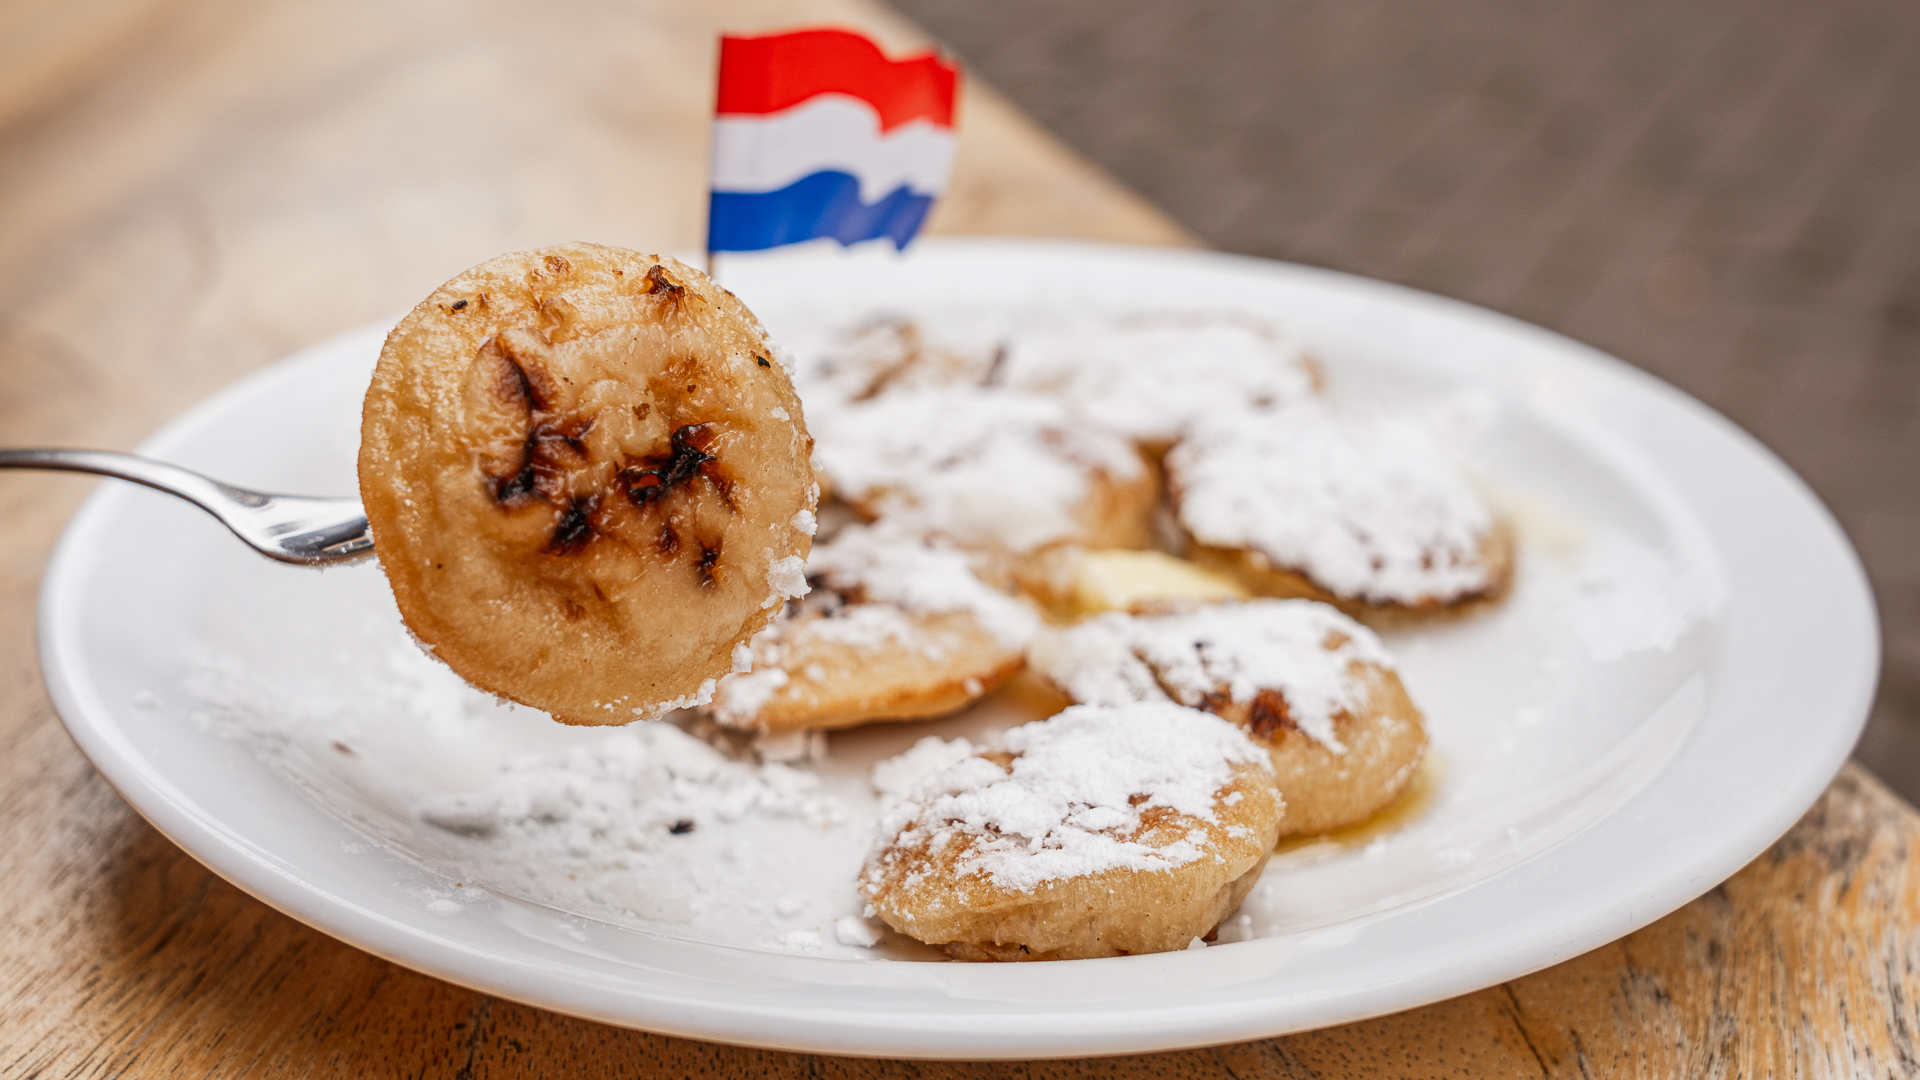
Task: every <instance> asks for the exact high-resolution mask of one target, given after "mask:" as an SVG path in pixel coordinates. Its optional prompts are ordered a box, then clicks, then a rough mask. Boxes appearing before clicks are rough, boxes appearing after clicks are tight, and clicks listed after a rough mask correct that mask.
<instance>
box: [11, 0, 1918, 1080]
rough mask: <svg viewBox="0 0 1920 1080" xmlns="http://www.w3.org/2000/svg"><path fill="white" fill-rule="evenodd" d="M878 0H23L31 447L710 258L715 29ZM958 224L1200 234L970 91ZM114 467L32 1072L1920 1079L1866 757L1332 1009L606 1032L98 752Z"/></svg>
mask: <svg viewBox="0 0 1920 1080" xmlns="http://www.w3.org/2000/svg"><path fill="white" fill-rule="evenodd" d="M823 22H834V23H840V24H844V25H853V26H858V27H863V28H865V29H867V30H868V31H869V32H872V33H874V34H876V35H877V36H879V37H880V38H881V39H882V40H884V41H886V42H888V43H889V44H890V45H892V46H894V47H896V48H897V47H902V46H907V45H912V44H917V43H918V42H919V41H920V38H919V35H918V34H917V32H916V31H915V30H914V29H913V28H912V27H911V26H908V25H906V24H904V23H903V22H901V21H900V20H899V19H898V18H897V17H895V16H893V15H891V14H890V13H888V12H885V11H883V10H880V9H877V8H874V7H870V6H867V5H866V4H865V3H864V2H862V0H730V2H727V3H724V4H712V5H706V6H699V5H680V4H671V3H667V2H664V0H632V2H629V3H625V4H617V5H616V4H614V3H608V2H599V0H554V2H551V3H547V4H542V5H532V4H525V5H517V6H516V5H510V4H506V3H498V2H486V0H477V2H474V3H468V4H454V3H435V2H430V0H413V2H407V0H394V2H389V3H376V2H373V0H341V2H339V3H334V4H330V5H324V6H323V5H319V4H311V3H306V4H303V3H295V2H291V0H279V2H264V0H263V2H258V3H241V2H238V0H207V2H201V3H181V2H173V0H65V2H61V0H14V2H13V3H12V4H10V5H9V6H7V7H5V8H0V388H3V392H0V442H4V443H8V444H15V445H33V444H73V445H98V446H107V447H128V446H131V445H133V444H134V443H136V442H137V441H139V440H140V439H141V438H142V437H144V436H145V435H146V434H148V433H149V432H151V431H152V430H153V429H154V428H155V427H157V426H158V425H159V424H160V423H162V422H163V421H164V420H166V419H167V418H168V417H170V416H172V415H174V414H175V413H177V412H179V411H180V410H181V409H183V408H185V407H186V406H188V405H190V404H192V403H193V402H195V401H197V400H198V399H200V398H201V397H203V396H205V395H206V394H207V393H209V392H211V391H212V390H214V389H216V388H218V387H220V386H221V385H223V384H225V383H227V382H230V381H231V380H233V379H234V378H236V377H238V376H240V375H242V374H245V373H246V372H248V371H250V370H252V369H254V368H256V367H258V366H260V365H262V364H265V363H267V362H269V361H271V360H273V359H275V358H276V357H279V356H281V355H283V354H285V353H286V352H288V351H290V350H292V349H294V348H297V347H299V346H302V345H306V344H309V343H311V342H314V341H317V340H320V339H322V338H325V337H327V336H329V335H331V334H333V333H336V332H338V331H341V330H344V329H347V328H350V327H353V326H357V325H360V324H362V323H365V322H367V321H370V320H372V319H375V318H379V317H381V316H383V315H386V314H389V313H391V312H394V311H398V310H401V309H404V308H405V307H407V306H409V305H410V304H412V303H413V302H414V301H415V300H417V299H418V298H419V297H421V296H424V295H425V294H426V293H427V292H428V291H429V290H430V289H431V288H432V287H433V286H435V285H437V284H438V283H439V282H440V281H442V280H443V279H445V278H446V277H448V276H449V275H451V274H452V273H453V272H455V271H457V270H459V269H461V268H464V267H466V266H468V265H470V264H472V263H474V262H477V261H479V260H481V259H483V258H485V257H487V256H490V255H493V254H495V253H498V252H501V251H506V250H511V249H516V248H525V247H531V246H536V245H539V244H545V243H552V242H556V241H562V240H569V239H594V240H602V241H606V242H610V243H615V244H621V245H626V246H631V247H638V248H645V249H656V250H658V249H664V250H673V251H692V250H695V249H697V247H698V246H699V241H700V235H699V232H698V230H699V228H700V225H701V220H702V214H701V207H702V200H703V199H704V196H705V192H704V184H705V170H704V162H705V151H704V143H705V139H706V123H707V109H708V102H709V95H710V93H711V60H712V55H713V45H712V40H713V35H714V34H715V33H716V32H717V31H718V30H720V29H723V28H724V29H733V30H753V29H765V28H772V27H781V26H794V25H803V24H818V23H823ZM961 130H962V143H961V153H960V160H959V166H958V171H957V176H956V180H955V186H954V190H953V192H952V194H951V195H949V196H948V197H947V199H946V200H945V201H944V202H943V203H942V204H941V206H940V208H939V210H938V211H937V214H936V218H935V221H934V222H933V225H932V228H933V229H934V230H935V231H939V232H948V233H954V232H969V233H998V234H1028V235H1051V236H1080V237H1096V238H1101V239H1111V240H1121V241H1133V242H1143V243H1161V244H1182V243H1189V242H1191V241H1190V238H1189V237H1188V236H1187V235H1186V234H1184V233H1183V232H1182V231H1181V230H1180V229H1179V228H1178V227H1177V226H1175V225H1173V224H1172V223H1171V222H1169V221H1168V220H1167V219H1166V218H1165V217H1163V216H1162V215H1160V214H1159V213H1158V212H1156V211H1154V210H1153V209H1152V208H1151V207H1148V206H1146V205H1145V204H1143V203H1142V202H1141V201H1140V200H1139V199H1137V198H1135V197H1134V196H1132V195H1130V194H1129V193H1128V192H1126V191H1125V190H1122V189H1121V188H1120V187H1119V186H1118V185H1116V184H1115V183H1114V182H1112V181H1111V180H1110V179H1108V178H1107V177H1105V176H1104V175H1103V174H1101V173H1100V172H1099V171H1098V170H1096V169H1094V168H1092V167H1091V166H1089V165H1088V164H1087V163H1085V162H1084V161H1082V160H1080V159H1078V158H1077V157H1075V156H1074V155H1073V154H1072V153H1071V152H1069V151H1067V150H1066V149H1064V148H1063V147H1062V146H1060V145H1059V144H1058V143H1056V142H1054V141H1053V140H1052V139H1050V138H1049V137H1048V136H1046V135H1045V134H1044V133H1043V132H1041V131H1039V130H1038V129H1037V128H1035V127H1034V126H1033V125H1032V124H1031V123H1029V122H1028V121H1026V120H1024V119H1023V118H1022V117H1021V116H1019V115H1018V114H1016V113H1015V112H1014V111H1013V110H1011V109H1010V108H1009V107H1008V106H1007V105H1005V104H1004V103H1003V102H1002V101H1001V100H1000V99H998V98H996V97H995V96H994V95H993V94H992V93H991V92H990V91H988V90H985V89H984V88H982V87H980V86H979V85H977V84H975V85H972V86H970V88H969V91H968V97H967V100H966V101H965V103H964V105H963V109H962V129H961ZM88 486H89V485H88V484H87V483H85V482H82V481H80V480H77V479H75V478H72V477H66V476H53V475H36V474H10V475H4V476H0V672H3V673H4V678H5V679H6V685H7V686H8V687H9V688H10V692H9V693H8V694H7V695H6V697H5V699H4V700H3V701H0V738H4V740H5V745H6V746H7V747H8V748H9V752H8V753H7V754H6V755H5V757H4V759H0V837H4V840H0V903H4V905H5V908H6V912H7V915H6V919H7V922H6V926H7V933H6V935H5V939H4V943H0V1073H3V1074H4V1075H7V1076H22V1077H26V1076H96V1075H97V1076H109V1075H112V1076H119V1075H130V1076H159V1075H172V1074H175V1073H179V1074H182V1075H193V1076H211V1075H220V1076H226V1075H237V1074H242V1073H258V1074H267V1075H275V1076H281V1075H284V1076H306V1075H325V1076H332V1075H388V1074H391V1075H405V1076H439V1075H458V1076H506V1075H549V1074H550V1075H567V1076H586V1075H622V1076H636V1075H644V1076H693V1075H702V1076H743V1075H746V1076H778V1077H787V1076H796V1077H797V1076H822V1075H854V1076H865V1075H911V1076H935V1077H946V1076H958V1075H974V1074H992V1075H1020V1076H1039V1077H1053V1076H1081V1075H1088V1074H1100V1075H1129V1076H1194V1077H1240V1078H1247V1077H1254V1076H1274V1077H1308V1076H1455V1075H1457V1076H1504V1075H1509V1074H1511V1075H1547V1076H1560V1075H1568V1076H1571V1075H1581V1076H1587V1075H1596V1074H1606V1075H1618V1074H1625V1073H1629V1072H1631V1073H1634V1074H1647V1075H1662V1076H1666V1075H1700V1074H1709V1073H1711V1074H1714V1075H1729V1076H1731V1075H1803V1074H1818V1075H1861V1076H1868V1075H1871V1076H1885V1075H1895V1074H1903V1073H1913V1072H1915V1071H1917V1070H1920V1045H1916V1042H1917V1040H1920V818H1917V817H1916V815H1915V813H1914V811H1913V810H1912V809H1911V808H1909V807H1908V806H1906V805H1905V804H1903V803H1901V802H1900V801H1899V800H1897V799H1896V798H1894V797H1893V796H1891V795H1890V794H1889V793H1888V792H1887V791H1886V790H1885V789H1884V788H1882V787H1881V786H1880V785H1879V784H1878V783H1877V782H1876V781H1875V780H1874V779H1873V778H1872V777H1870V776H1869V775H1867V774H1866V773H1865V772H1864V771H1863V770H1861V769H1859V768H1858V767H1856V766H1849V767H1848V769H1847V770H1846V771H1844V772H1843V773H1842V774H1841V775H1840V777H1839V778H1838V779H1837V780H1836V781H1835V782H1834V784H1833V786H1832V787H1831V788H1830V789H1829V790H1828V791H1827V793H1826V794H1825V795H1824V796H1823V797H1822V798H1821V800H1820V802H1819V803H1818V804H1817V805H1816V806H1815V807H1814V808H1813V809H1812V810H1811V811H1810V812H1809V813H1808V814H1807V816H1806V817H1805V818H1804V819H1802V821H1801V822H1800V823H1799V824H1798V825H1797V826H1795V828H1794V829H1793V831H1792V832H1790V833H1789V834H1788V835H1787V836H1786V837H1785V838H1784V839H1782V840H1781V841H1780V842H1779V843H1778V844H1776V845H1775V846H1774V847H1773V848H1772V849H1771V850H1769V851H1768V852H1767V853H1766V854H1765V855H1763V856H1761V857H1760V858H1759V859H1758V860H1756V861H1755V862H1754V863H1753V864H1752V865H1750V866H1748V867H1747V868H1746V869H1745V870H1743V871H1741V872H1740V873H1739V874H1738V875H1736V876H1735V877H1734V878H1733V879H1732V880H1730V881H1728V882H1727V883H1726V884H1724V885H1722V886H1721V887H1719V888H1717V889H1715V890H1714V891H1713V892H1711V893H1709V894H1708V895H1707V896H1705V897H1703V898H1701V899H1700V900H1698V901H1695V902H1694V903H1693V904H1690V905H1688V906H1687V907H1686V908H1684V909H1682V910H1681V911H1679V912H1676V913H1674V914H1673V915H1671V916H1669V917H1667V918H1666V919H1663V920H1661V921H1660V922H1658V923H1656V924H1654V925H1653V926H1650V927H1648V928H1646V929H1644V930H1642V931H1640V932H1638V933H1636V934H1633V935H1631V936H1629V937H1627V938H1625V939H1624V940H1622V941H1619V942H1616V943H1614V944H1612V945H1610V946H1607V947H1605V948H1602V949H1599V950H1596V951H1594V952H1592V953H1589V954H1587V955H1585V956H1582V957H1579V958H1578V959H1575V960H1572V961H1569V962H1568V963H1565V964H1562V965H1560V966H1558V967H1555V968H1551V969H1549V970H1547V971H1543V972H1540V973H1538V974H1535V975H1532V976H1529V977H1527V978H1523V979H1518V980H1515V981H1514V982H1512V983H1509V984H1507V985H1505V986H1499V987H1495V988H1492V989H1489V990H1485V991H1482V992H1480V993H1477V994H1471V995H1468V996H1466V997H1462V998H1459V999H1456V1000H1453V1001H1448V1002H1444V1003H1441V1004H1438V1005H1434V1006H1430V1007H1428V1008H1424V1009H1419V1010H1415V1011H1413V1012H1408V1013H1404V1014H1400V1015H1397V1016H1391V1017H1386V1018H1382V1019H1377V1020H1372V1021H1367V1022H1364V1023H1358V1024H1352V1025H1348V1026H1345V1027H1340V1028H1333V1029H1328V1030H1324V1031H1319V1032H1313V1033H1309V1034H1305V1035H1295V1036H1290V1037H1286V1038H1276V1039H1270V1040H1265V1041H1261V1042H1254V1043H1247V1044H1241V1045H1234V1046H1224V1047H1218V1048H1214V1049H1210V1050H1197V1051H1188V1052H1183V1053H1173V1054H1162V1055H1150V1056H1143V1057H1136V1058H1115V1059H1107V1060H1098V1061H1077V1062H1051V1063H1048V1062H1039V1063H1004V1062H1003V1063H999V1064H994V1065H986V1064H979V1065H974V1064H951V1065H943V1064H929V1063H921V1064H900V1063H891V1062H878V1061H862V1060H853V1059H833V1058H816V1057H808V1056H805V1055H795V1054H782V1053H772V1052H764V1051H754V1050H742V1049H736V1048H732V1047H726V1046H718V1045H712V1044H706V1043H698V1042H692V1041H688V1040H681V1039H671V1038H666V1037H662V1036H655V1035H648V1034H643V1033H640V1032H633V1031H625V1030H620V1029H615V1028H609V1027H605V1026H602V1025H598V1024H593V1023H588V1022H585V1021H580V1020H575V1019H571V1018H568V1017H563V1016H557V1015H554V1014H552V1013H547V1012H543V1011H541V1010H538V1009H533V1008H528V1007H525V1006H521V1005H515V1004H512V1003H509V1002H505V1001H501V1000H497V999H493V998H489V997H487V996H485V995H482V994H477V993H473V992H471V991H467V990H462V989H458V988H456V987H453V986H450V985H448V984H445V983H442V982H439V981H437V980H435V979H431V978H428V977H426V976H422V975H417V974H414V973H412V972H410V971H407V970H404V969H402V968H399V967H396V966H394V965H392V964H389V963H386V962H384V961H381V960H377V959H375V958H373V957H371V956H368V955H366V954H364V953H361V952H358V951H356V950H354V949H352V948H349V947H347V946H345V945H341V944H339V943H337V942H335V941H333V940H332V939H330V938H328V937H326V936H325V935H323V934H320V933H318V932H316V931H313V930H310V929H308V928H306V927H304V926H302V925H300V924H298V923H295V922H294V921H292V920H291V919H288V918H286V917H285V916H282V915H280V914H278V913H276V912H274V911H272V910H271V909H269V908H267V907H266V906H265V905H263V904H261V903H259V902H257V901H255V900H253V899H251V898H249V897H247V896H245V895H244V894H242V893H240V892H239V891H238V890H236V889H234V888H233V887H232V886H229V885H227V884H226V883H225V882H223V881H221V880H220V879H218V878H216V877H214V876H213V875H212V874H211V873H209V872H208V871H207V870H205V869H204V868H202V867H201V866H200V865H199V864H198V863H196V862H194V861H193V860H192V859H191V858H189V857H188V856H187V855H185V854H184V853H183V852H181V851H180V850H179V849H177V848H175V847H174V846H173V845H172V844H171V843H169V842H168V841H166V840H165V839H163V838H161V837H160V836H159V835H158V834H157V833H155V832H154V831H153V829H151V828H150V827H149V826H147V825H146V824H145V823H144V822H143V821H141V820H140V819H139V817H137V816H136V815H135V814H134V813H133V812H132V811H131V810H129V809H128V807H127V806H126V805H125V804H124V803H122V802H121V800H120V799H119V797H118V796H117V795H115V794H114V793H113V792H112V791H111V790H110V789H109V788H108V787H107V786H106V785H105V784H104V783H103V782H102V781H101V780H100V779H99V777H98V776H97V775H96V774H95V773H94V772H93V770H92V769H91V768H90V767H89V766H88V765H87V763H86V762H85V761H84V760H83V759H82V758H81V757H80V755H79V754H78V753H77V752H76V751H75V750H74V748H73V746H72V744H71V743H70V742H69V741H68V740H67V737H66V735H65V734H64V732H63V731H62V730H61V728H60V726H59V722H58V720H57V719H56V717H55V716H54V714H53V711H52V708H51V706H50V705H49V704H48V701H47V698H46V694H45V691H44V688H43V687H42V686H41V683H40V678H39V673H38V664H37V657H36V655H35V649H34V644H33V632H34V603H35V590H36V588H37V586H38V582H39V576H40V573H41V569H42V567H43V565H44V563H45V561H46V558H47V555H48V553H49V552H50V550H51V548H52V546H53V544H54V542H55V540H56V538H57V536H58V533H59V531H60V529H61V527H62V526H63V524H64V523H65V521H66V520H67V518H68V516H69V515H70V514H71V513H72V512H73V510H74V509H75V508H76V507H77V506H78V505H79V502H80V501H81V499H82V498H83V497H84V495H85V493H86V490H87V488H88Z"/></svg>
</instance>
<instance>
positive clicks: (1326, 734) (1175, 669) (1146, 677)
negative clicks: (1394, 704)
mask: <svg viewBox="0 0 1920 1080" xmlns="http://www.w3.org/2000/svg"><path fill="white" fill-rule="evenodd" d="M1029 661H1030V662H1031V663H1032V664H1033V666H1034V668H1035V670H1037V671H1038V672H1040V674H1042V675H1044V676H1045V677H1046V678H1047V679H1049V680H1050V681H1052V682H1053V683H1054V684H1055V685H1056V686H1058V687H1060V688H1061V689H1062V690H1064V691H1066V693H1067V695H1068V696H1069V697H1071V698H1073V699H1074V700H1075V701H1078V702H1084V703H1088V704H1096V705H1119V704H1123V703H1125V702H1129V701H1177V702H1179V703H1180V704H1182V705H1187V706H1191V707H1194V708H1199V707H1201V706H1202V705H1203V704H1204V703H1205V702H1206V701H1207V699H1208V698H1210V697H1213V696H1215V695H1225V697H1226V698H1227V699H1228V700H1230V701H1233V702H1235V703H1245V702H1250V701H1252V700H1253V699H1254V697H1255V695H1257V694H1259V693H1260V692H1261V691H1262V690H1273V691H1277V692H1279V693H1280V695H1281V696H1282V697H1283V698H1285V700H1286V703H1287V716H1288V717H1289V718H1290V719H1291V720H1292V721H1293V722H1294V723H1295V724H1296V725H1298V726H1299V728H1300V730H1301V731H1302V732H1304V733H1305V734H1307V735H1308V736H1310V737H1312V738H1313V739H1315V740H1316V741H1318V742H1319V743H1320V744H1321V745H1323V746H1326V747H1327V748H1328V749H1331V750H1333V751H1335V752H1336V753H1343V752H1345V749H1346V748H1345V747H1344V746H1342V745H1341V743H1340V740H1339V739H1338V738H1337V737H1336V736H1335V732H1334V718H1335V717H1336V716H1337V715H1339V714H1340V713H1343V712H1348V711H1350V710H1354V709H1358V708H1360V707H1361V706H1362V705H1363V704H1364V701H1363V695H1364V693H1365V689H1364V686H1363V684H1362V683H1361V681H1360V680H1359V679H1357V678H1356V677H1355V674H1354V672H1353V671H1352V667H1353V665H1355V664H1370V665H1373V666H1376V667H1380V668H1386V669H1389V670H1391V669H1392V668H1393V661H1392V659H1391V657H1389V656H1388V654H1387V650H1386V646H1385V645H1383V644H1382V643H1381V641H1380V639H1379V638H1378V637H1377V636H1375V635H1374V633H1373V631H1371V630H1369V629H1367V628H1366V627H1364V626H1361V625H1360V624H1359V623H1357V622H1355V621H1353V620H1352V619H1350V618H1348V617H1346V616H1345V615H1342V614H1341V613H1340V612H1339V611H1338V610H1336V609H1334V608H1332V607H1329V606H1328V605H1326V604H1321V603H1315V602H1313V601H1310V600H1254V601H1248V602H1245V603H1237V604H1213V605H1208V606H1205V607H1200V608H1195V609H1194V610H1192V611H1189V612H1182V613H1179V614H1172V615H1127V614H1124V613H1120V612H1109V613H1107V614H1105V615H1101V616H1098V617H1096V618H1092V619H1088V620H1087V621H1085V622H1082V623H1079V624H1078V625H1075V626H1072V627H1069V628H1066V629H1062V630H1056V631H1051V632H1049V633H1047V634H1045V635H1043V636H1042V637H1041V639H1040V640H1039V641H1037V642H1036V643H1035V645H1034V647H1033V649H1032V651H1031V652H1030V654H1029Z"/></svg>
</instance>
